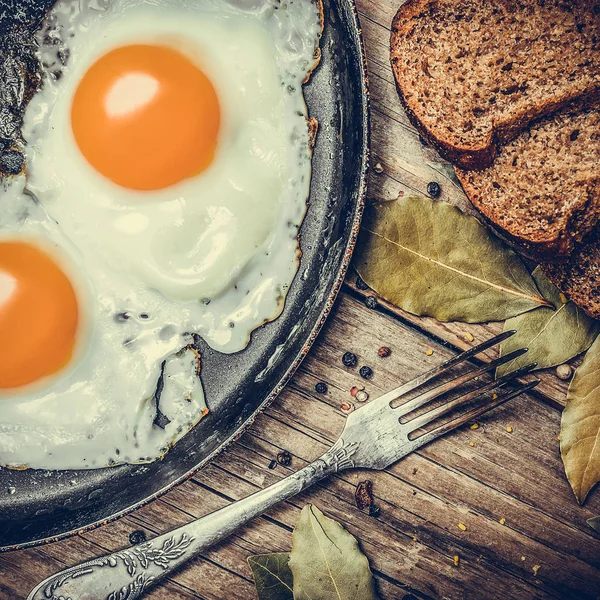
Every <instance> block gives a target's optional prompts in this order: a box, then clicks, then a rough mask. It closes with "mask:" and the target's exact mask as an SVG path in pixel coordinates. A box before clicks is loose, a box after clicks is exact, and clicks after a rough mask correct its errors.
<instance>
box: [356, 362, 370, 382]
mask: <svg viewBox="0 0 600 600" xmlns="http://www.w3.org/2000/svg"><path fill="white" fill-rule="evenodd" d="M358 374H359V375H360V376H361V377H362V378H363V379H371V377H373V369H371V367H367V366H366V365H365V366H364V367H361V368H360V371H359V372H358Z"/></svg>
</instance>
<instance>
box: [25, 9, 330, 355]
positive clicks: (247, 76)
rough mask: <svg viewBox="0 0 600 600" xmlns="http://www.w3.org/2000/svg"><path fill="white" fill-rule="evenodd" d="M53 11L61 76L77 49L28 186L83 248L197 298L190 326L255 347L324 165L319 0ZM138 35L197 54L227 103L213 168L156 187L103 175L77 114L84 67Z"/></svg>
mask: <svg viewBox="0 0 600 600" xmlns="http://www.w3.org/2000/svg"><path fill="white" fill-rule="evenodd" d="M54 16H55V18H54V19H53V20H52V21H51V22H50V29H49V31H50V32H52V34H53V35H46V33H47V32H44V35H42V51H43V60H44V63H46V64H48V65H49V67H48V70H49V71H50V72H51V71H52V70H53V69H55V68H57V67H58V65H59V64H60V63H59V58H58V56H59V55H60V56H65V55H67V54H68V57H69V58H68V60H67V65H66V66H65V67H62V65H61V76H60V78H59V79H58V80H56V81H52V79H51V78H49V79H48V82H47V84H46V85H45V86H44V89H43V90H42V92H41V93H39V94H37V95H36V97H35V98H34V99H33V100H32V102H31V104H30V106H29V109H28V110H27V113H26V115H25V122H24V126H23V133H24V136H25V139H26V140H27V143H28V153H27V162H28V188H29V189H30V190H31V191H32V192H33V193H34V194H35V195H36V196H37V197H38V198H39V200H40V202H41V203H42V204H43V205H44V206H45V208H46V210H47V211H48V212H49V214H51V215H52V217H53V218H55V219H56V220H57V221H59V223H60V224H61V229H62V230H63V231H64V232H65V234H66V235H68V236H69V237H70V238H71V239H72V240H73V242H74V243H75V244H77V245H78V246H81V247H83V246H86V247H89V251H90V252H95V253H97V254H102V255H103V256H104V257H105V258H106V262H107V264H108V265H110V267H111V268H115V266H118V268H119V269H120V270H122V271H123V272H126V273H127V274H128V276H129V277H132V278H134V279H136V280H137V281H139V282H140V283H141V284H143V285H145V286H147V287H149V288H152V289H155V290H158V291H159V292H161V293H162V294H163V295H164V296H165V297H166V298H168V299H170V300H172V301H174V302H176V303H177V304H178V306H186V309H187V310H189V311H190V312H192V313H193V315H192V316H191V318H190V321H189V325H188V326H193V327H194V329H193V330H194V331H195V332H196V333H198V334H200V335H201V336H202V337H203V338H204V339H205V340H206V341H207V342H208V343H209V344H210V345H211V346H212V347H213V348H215V349H216V350H219V351H221V352H236V351H239V350H241V349H243V348H244V347H245V346H246V345H247V343H248V341H249V338H250V333H251V331H252V330H253V329H255V328H256V327H257V326H259V325H261V324H262V323H264V322H265V321H267V320H270V319H273V318H274V317H276V316H277V315H278V314H279V312H280V311H281V308H282V304H283V300H284V297H285V292H286V290H287V289H288V287H289V285H290V284H291V281H292V279H293V277H294V275H295V273H296V271H297V266H298V260H297V254H298V252H297V251H298V244H297V230H298V227H299V225H300V223H301V221H302V218H303V216H304V213H305V210H306V199H307V197H308V193H309V187H310V174H311V163H310V159H311V151H310V147H309V137H308V135H309V134H308V126H307V120H306V116H307V110H306V105H305V102H304V98H303V95H302V81H303V80H304V79H305V78H306V76H307V74H308V73H309V71H310V70H311V69H312V68H313V66H314V64H315V51H316V48H317V47H318V40H319V34H320V27H321V24H320V20H319V11H318V8H317V5H316V4H315V3H313V2H310V1H307V0H297V1H295V2H288V3H287V4H285V3H284V4H280V3H279V2H270V1H265V2H255V1H252V2H249V1H242V0H205V1H203V2H199V3H191V2H178V1H175V0H172V1H168V0H161V1H158V2H149V1H147V2H139V1H136V0H124V1H121V2H117V1H115V2H113V3H109V5H108V8H106V9H103V10H93V11H92V10H91V9H89V8H88V9H87V10H85V8H84V9H83V10H82V9H81V8H80V4H79V3H77V2H72V1H69V2H61V3H59V5H58V6H57V7H56V8H55V11H54ZM55 28H57V29H55ZM57 32H58V33H57ZM57 36H59V39H60V40H62V42H63V44H64V46H63V45H60V44H56V42H55V38H56V37H57ZM71 36H72V37H71ZM44 40H45V42H46V43H45V45H44ZM132 43H160V44H170V45H172V46H174V47H177V48H178V49H179V50H181V51H182V52H184V53H186V54H187V55H188V56H189V57H190V58H191V59H192V60H194V61H196V62H197V64H198V65H199V66H200V67H201V68H202V70H203V71H204V72H205V73H206V74H207V75H208V77H209V78H210V79H211V81H212V83H213V85H214V86H215V89H216V92H217V95H218V97H219V101H220V104H221V112H222V127H221V132H220V136H219V142H218V147H217V153H216V156H215V160H214V162H213V164H212V165H211V167H210V168H209V169H208V170H207V171H205V172H204V173H202V174H200V175H199V176H197V177H194V178H190V179H187V180H184V181H182V182H180V183H179V184H177V185H174V186H171V187H168V188H166V189H163V190H157V191H153V192H138V191H132V190H127V189H125V188H122V187H120V186H118V185H116V184H114V183H112V182H111V181H109V180H108V179H106V178H104V177H103V176H102V175H100V174H99V173H97V172H96V171H95V170H94V169H93V168H92V167H91V166H90V165H89V164H88V163H87V162H86V160H85V158H84V157H83V156H82V155H81V154H80V152H79V150H78V148H77V145H76V142H75V140H74V138H73V135H72V131H71V126H70V120H69V118H70V107H71V99H72V97H73V94H74V92H75V89H76V86H77V83H78V82H79V80H80V78H81V76H82V75H83V74H84V73H85V71H86V70H87V69H88V68H89V67H90V65H91V64H93V63H94V62H95V60H97V58H98V57H99V56H102V55H103V54H105V53H106V52H108V51H110V50H111V49H113V48H116V47H119V46H123V45H127V44H132ZM67 51H68V52H67ZM165 133H167V132H165ZM156 143H157V144H159V143H160V139H157V141H156ZM186 301H189V302H188V303H187V304H186ZM208 301H210V304H207V302H208Z"/></svg>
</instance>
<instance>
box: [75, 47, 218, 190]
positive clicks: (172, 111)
mask: <svg viewBox="0 0 600 600" xmlns="http://www.w3.org/2000/svg"><path fill="white" fill-rule="evenodd" d="M219 124H220V108H219V101H218V98H217V94H216V92H215V89H214V87H213V85H212V83H211V81H210V80H209V79H208V77H207V76H206V75H205V74H204V73H203V72H202V71H201V70H200V69H199V68H198V66H197V65H196V64H194V63H193V62H192V61H191V60H190V59H188V58H187V57H186V56H184V55H183V54H182V53H181V52H179V51H177V50H174V49H172V48H169V47H167V46H153V45H146V44H137V45H131V46H123V47H121V48H116V49H115V50H112V51H110V52H109V53H108V54H105V55H104V56H102V57H101V58H100V59H98V60H97V61H96V62H95V63H94V64H93V65H92V66H91V67H90V68H89V69H88V71H87V72H86V73H85V74H84V76H83V77H82V79H81V81H80V83H79V85H78V87H77V90H76V92H75V95H74V97H73V103H72V106H71V125H72V128H73V134H74V136H75V141H76V142H77V145H78V146H79V149H80V150H81V152H82V154H83V155H84V156H85V158H86V160H87V161H88V162H89V163H90V164H91V165H92V167H94V169H96V170H97V171H98V172H100V173H101V174H102V175H104V176H105V177H108V178H109V179H110V180H112V181H114V182H115V183H116V184H118V185H120V186H123V187H126V188H130V189H134V190H158V189H162V188H165V187H168V186H170V185H173V184H175V183H177V182H179V181H181V180H183V179H186V178H188V177H193V176H194V175H197V174H198V173H201V172H202V171H203V170H205V169H206V168H207V167H208V166H209V165H210V164H211V162H212V160H213V157H214V154H215V149H216V146H217V136H218V133H219Z"/></svg>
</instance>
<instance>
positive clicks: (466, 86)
mask: <svg viewBox="0 0 600 600" xmlns="http://www.w3.org/2000/svg"><path fill="white" fill-rule="evenodd" d="M391 61H392V68H393V71H394V75H395V78H396V84H397V87H398V92H399V95H400V98H401V100H402V102H403V104H404V106H405V108H406V111H407V113H408V115H409V117H410V118H411V120H412V122H413V123H414V124H415V126H416V127H417V128H418V129H419V130H420V132H421V134H422V135H423V136H424V137H425V138H426V139H428V140H429V141H430V142H431V143H432V144H433V145H434V146H435V147H436V148H437V149H438V151H439V152H440V154H441V155H442V156H444V157H445V158H447V159H448V160H449V161H451V162H452V163H453V164H454V165H455V168H456V173H457V176H458V178H459V180H460V181H461V183H462V185H463V188H464V190H465V192H466V194H467V196H468V197H469V199H470V200H471V202H472V203H473V204H474V205H475V207H476V208H477V209H478V210H479V211H480V212H481V214H482V215H483V216H484V218H485V219H486V221H488V222H489V223H490V224H491V225H492V226H493V227H494V228H495V229H496V230H497V231H498V233H500V235H502V236H503V237H504V238H505V239H507V240H508V241H509V242H511V243H513V244H514V245H515V246H516V247H517V248H518V249H520V250H521V251H522V252H523V253H525V254H527V255H528V256H530V257H532V258H535V259H537V260H539V261H541V262H543V263H547V264H544V270H545V271H546V273H547V274H548V275H549V276H550V278H551V279H552V280H553V281H554V282H555V283H557V285H558V286H559V287H560V288H561V289H562V290H563V291H564V292H565V293H567V294H569V295H570V297H571V298H572V299H573V300H574V301H575V302H577V303H578V304H579V305H580V306H582V307H583V308H584V309H585V310H586V311H587V312H588V313H589V314H590V315H592V316H594V317H596V318H600V225H599V222H600V0H490V2H481V1H480V0H408V2H406V3H405V4H404V5H403V6H402V7H401V8H400V10H399V11H398V13H397V14H396V17H395V19H394V22H393V25H392V35H391Z"/></svg>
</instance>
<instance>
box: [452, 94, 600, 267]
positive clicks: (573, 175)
mask: <svg viewBox="0 0 600 600" xmlns="http://www.w3.org/2000/svg"><path fill="white" fill-rule="evenodd" d="M599 156H600V105H598V104H595V105H592V106H587V105H585V104H582V103H581V102H577V103H575V104H573V105H571V106H569V107H568V108H566V109H564V110H563V111H561V112H560V113H557V114H555V115H553V116H552V117H548V118H546V119H542V120H539V121H536V122H535V123H534V124H532V125H531V127H529V129H527V131H525V132H523V133H522V134H521V135H519V136H518V137H517V138H515V139H514V140H513V141H511V142H509V143H508V144H507V145H506V146H503V147H502V152H501V154H500V155H499V156H498V157H497V159H496V161H495V163H494V164H493V165H492V166H491V167H489V168H487V169H484V170H481V171H466V170H463V169H459V168H455V171H456V175H457V177H458V179H459V181H460V183H461V184H462V186H463V189H464V191H465V193H466V194H467V197H468V198H469V200H470V201H471V203H472V204H473V205H474V206H475V208H477V209H478V210H479V211H480V212H481V214H482V215H483V217H484V218H485V219H486V220H487V221H488V223H490V224H491V225H492V227H494V228H495V229H496V230H499V231H500V233H501V237H504V238H505V239H507V240H508V241H509V242H511V243H512V244H515V245H517V246H518V248H519V249H520V250H521V251H522V252H523V253H525V254H527V255H529V256H531V257H532V258H535V259H538V260H550V261H565V260H566V259H567V257H568V255H569V254H570V253H571V252H572V251H573V249H574V247H575V244H576V243H578V242H579V241H581V240H582V239H583V238H584V236H586V235H587V234H588V233H589V232H590V231H591V230H592V229H594V227H595V226H596V224H597V223H598V221H599V220H600V164H599V161H598V157H599Z"/></svg>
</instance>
